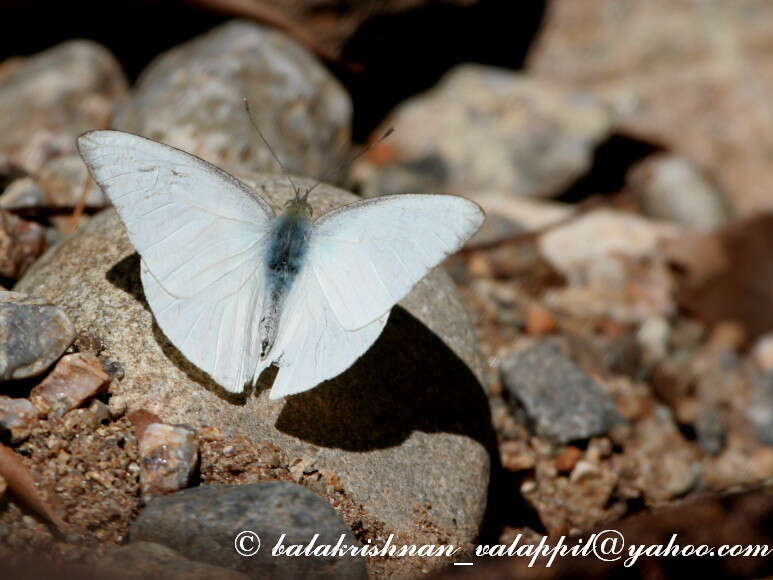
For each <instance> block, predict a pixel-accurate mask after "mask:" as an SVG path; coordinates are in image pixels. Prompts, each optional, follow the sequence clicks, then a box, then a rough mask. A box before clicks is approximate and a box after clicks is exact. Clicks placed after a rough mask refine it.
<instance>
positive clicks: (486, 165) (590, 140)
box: [353, 65, 613, 199]
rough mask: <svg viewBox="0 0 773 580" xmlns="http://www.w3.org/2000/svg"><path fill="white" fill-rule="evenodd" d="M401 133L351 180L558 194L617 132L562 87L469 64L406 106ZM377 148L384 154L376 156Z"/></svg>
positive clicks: (381, 189) (594, 105) (597, 105)
mask: <svg viewBox="0 0 773 580" xmlns="http://www.w3.org/2000/svg"><path fill="white" fill-rule="evenodd" d="M384 126H385V127H394V129H395V132H394V134H393V135H392V136H390V137H389V139H388V140H387V141H385V142H384V143H383V144H381V145H379V146H378V147H377V149H376V150H375V151H374V152H373V154H372V155H369V156H365V157H364V158H362V159H361V160H360V161H359V162H358V163H357V165H356V166H355V168H354V171H353V174H354V177H355V179H356V180H357V181H359V182H360V183H361V186H362V189H363V190H364V191H365V193H367V194H381V193H406V192H430V193H453V194H458V195H464V196H468V197H471V198H472V199H476V198H477V196H478V195H479V194H481V192H492V191H493V192H500V193H503V194H504V195H509V196H541V197H551V196H555V195H558V194H560V193H561V192H562V191H563V190H564V189H565V188H566V187H567V186H568V185H570V184H571V183H572V182H573V181H575V180H576V179H577V178H578V177H580V176H581V175H583V174H584V173H586V172H587V171H588V170H589V169H590V166H591V164H592V162H593V152H594V149H595V148H596V145H598V144H599V142H601V141H603V140H604V139H605V138H606V137H607V136H608V135H609V134H610V132H611V131H612V127H613V120H612V117H611V115H610V113H609V111H608V110H607V108H606V107H605V106H604V105H603V104H602V102H601V101H600V100H599V99H597V98H595V97H593V96H591V95H589V94H586V93H581V92H577V91H573V90H571V89H567V88H565V87H563V86H561V85H560V84H558V83H553V82H545V81H542V80H537V79H532V78H530V77H528V76H525V75H522V74H518V73H514V72H512V71H508V70H503V69H497V68H494V67H488V66H482V65H462V66H459V67H457V68H455V69H453V70H452V71H450V72H449V73H448V74H447V75H446V76H445V77H444V78H443V79H442V80H441V81H440V82H439V83H438V85H437V86H436V87H434V88H432V89H431V90H430V91H427V92H426V93H425V94H422V95H419V96H417V97H414V98H412V99H410V100H408V101H406V102H404V103H402V104H401V105H400V106H399V107H398V108H397V109H396V110H395V112H394V113H393V114H392V115H391V116H390V117H389V118H388V119H387V120H386V121H385V122H384ZM379 149H380V153H379Z"/></svg>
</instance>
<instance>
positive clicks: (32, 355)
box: [0, 290, 75, 381]
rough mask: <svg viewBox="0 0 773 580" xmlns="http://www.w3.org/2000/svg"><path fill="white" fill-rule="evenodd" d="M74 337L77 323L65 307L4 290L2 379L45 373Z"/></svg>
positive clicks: (0, 337) (0, 347)
mask: <svg viewBox="0 0 773 580" xmlns="http://www.w3.org/2000/svg"><path fill="white" fill-rule="evenodd" d="M74 339H75V327H74V326H73V324H72V322H70V319H69V318H68V317H67V315H66V314H65V313H64V311H63V310H62V309H60V308H58V307H57V306H54V305H53V304H51V303H49V302H47V301H45V300H42V299H40V298H32V297H30V296H26V295H24V294H21V293H17V292H5V291H2V290H0V381H2V380H8V379H23V378H26V377H33V376H35V375H37V374H40V373H42V372H43V371H44V370H46V369H47V368H48V367H49V366H51V364H52V363H53V362H54V361H55V360H56V359H58V358H59V357H60V356H61V355H62V353H63V352H64V351H65V349H66V348H67V347H68V346H70V343H72V341H73V340H74Z"/></svg>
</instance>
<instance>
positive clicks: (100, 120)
mask: <svg viewBox="0 0 773 580" xmlns="http://www.w3.org/2000/svg"><path fill="white" fill-rule="evenodd" d="M5 70H6V69H2V70H0V156H3V155H5V156H7V158H8V159H9V160H10V161H11V162H12V163H15V164H17V165H19V166H20V167H22V168H24V169H25V170H26V171H28V172H30V173H35V172H36V171H37V170H38V169H40V167H42V166H43V164H44V163H45V162H46V161H47V160H48V159H51V158H53V157H58V156H59V155H62V154H65V153H75V138H76V137H77V136H78V135H80V134H81V133H83V132H84V131H87V130H89V129H96V128H104V127H106V126H107V125H108V123H109V122H110V117H111V115H112V114H113V112H114V110H115V106H116V104H117V103H118V101H120V100H121V99H122V98H123V97H124V96H125V95H126V80H125V78H124V76H123V72H122V71H121V67H120V65H119V64H118V63H117V62H116V60H115V59H114V58H113V57H112V55H111V54H110V53H109V52H108V51H107V50H106V49H105V48H103V47H102V46H100V45H98V44H95V43H93V42H88V41H84V40H74V41H69V42H65V43H63V44H60V45H57V46H55V47H53V48H51V49H49V50H47V51H45V52H42V53H40V54H38V55H36V56H33V57H30V58H27V59H24V60H23V61H22V62H21V63H18V64H15V65H14V66H13V67H10V68H8V69H7V72H5Z"/></svg>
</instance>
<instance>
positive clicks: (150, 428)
mask: <svg viewBox="0 0 773 580" xmlns="http://www.w3.org/2000/svg"><path fill="white" fill-rule="evenodd" d="M139 446H140V462H141V463H140V466H141V471H140V483H141V484H142V493H143V495H145V496H152V495H161V494H165V493H170V492H173V491H177V490H180V489H183V488H185V487H187V486H188V481H189V480H190V477H191V475H192V474H193V470H194V468H195V467H196V462H197V460H198V443H197V441H196V433H195V431H194V430H193V429H191V428H190V427H186V426H184V425H165V424H164V423H152V424H150V425H147V426H146V427H145V428H144V429H143V431H142V434H141V435H140V436H139Z"/></svg>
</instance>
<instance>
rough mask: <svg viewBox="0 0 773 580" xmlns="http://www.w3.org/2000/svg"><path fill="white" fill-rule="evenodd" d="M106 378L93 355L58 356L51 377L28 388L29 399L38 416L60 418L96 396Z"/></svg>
mask: <svg viewBox="0 0 773 580" xmlns="http://www.w3.org/2000/svg"><path fill="white" fill-rule="evenodd" d="M108 379H109V377H108V375H107V373H105V372H104V371H103V370H102V365H101V364H100V362H99V359H97V357H95V356H94V355H93V354H89V353H76V354H70V355H67V356H64V357H62V359H61V360H60V361H59V362H58V363H57V365H56V367H54V370H53V371H52V372H51V374H50V375H48V376H47V377H46V378H45V379H44V380H43V382H42V383H40V384H39V385H37V386H36V387H34V388H33V389H32V392H31V393H30V400H31V401H32V402H33V403H34V404H35V406H36V407H37V408H38V409H40V412H41V413H44V414H49V413H53V414H55V415H60V416H61V415H63V414H64V413H66V412H67V411H69V410H70V409H74V408H76V407H78V406H80V405H81V404H82V403H83V402H84V401H86V400H87V399H90V398H91V397H93V396H95V395H97V394H98V393H99V392H100V391H101V390H102V388H103V387H105V386H106V385H107V382H108Z"/></svg>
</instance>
